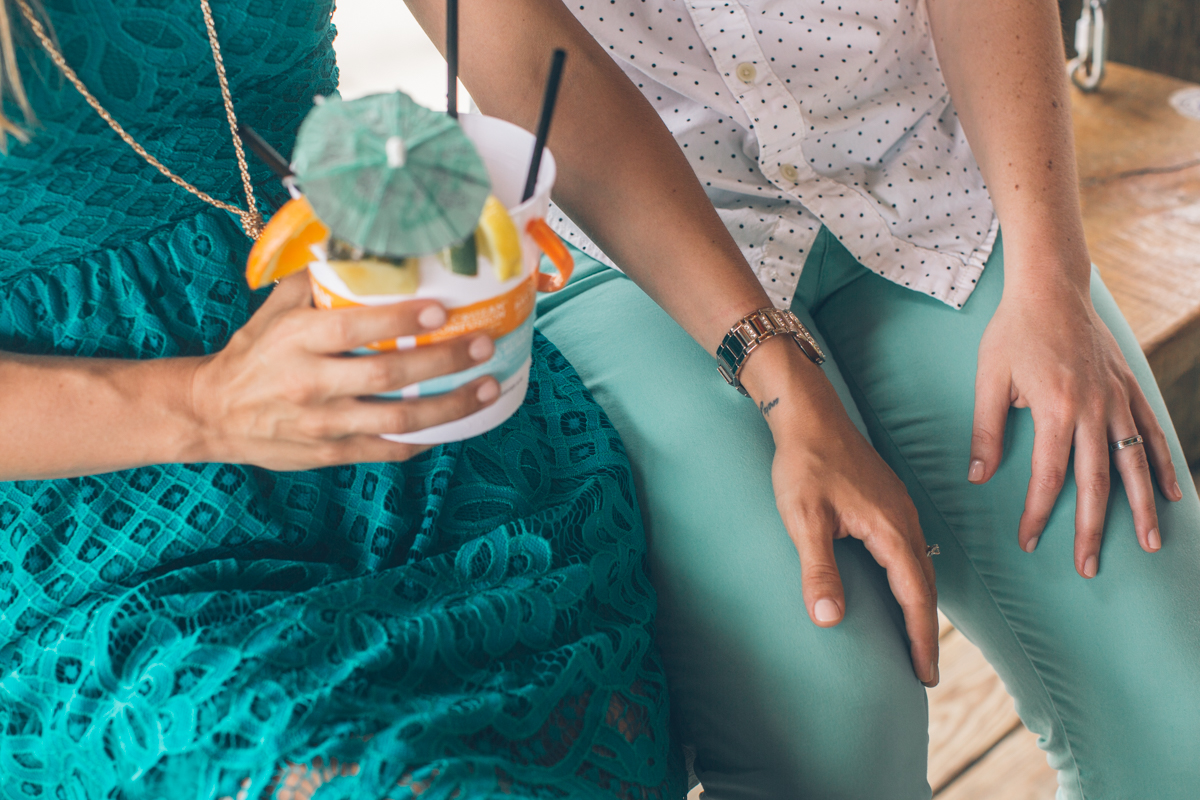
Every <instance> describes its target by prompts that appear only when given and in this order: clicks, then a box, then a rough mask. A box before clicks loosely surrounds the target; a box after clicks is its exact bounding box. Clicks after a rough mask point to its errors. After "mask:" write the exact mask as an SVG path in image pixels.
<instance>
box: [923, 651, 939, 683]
mask: <svg viewBox="0 0 1200 800" xmlns="http://www.w3.org/2000/svg"><path fill="white" fill-rule="evenodd" d="M925 674H926V675H928V676H929V679H928V680H926V681H923V683H924V684H925V685H926V686H927V687H929V688H931V689H932V688H933V687H934V686H936V685H937V683H938V680H939V679H940V678H941V675H939V674H938V663H937V659H936V658H935V659H934V660H933V661H930V662H929V671H928V672H926V673H925Z"/></svg>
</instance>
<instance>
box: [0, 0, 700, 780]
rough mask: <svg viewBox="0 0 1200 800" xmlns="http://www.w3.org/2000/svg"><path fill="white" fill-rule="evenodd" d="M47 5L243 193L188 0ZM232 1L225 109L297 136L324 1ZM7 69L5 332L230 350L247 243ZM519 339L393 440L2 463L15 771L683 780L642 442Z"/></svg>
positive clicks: (1, 769) (45, 75)
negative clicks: (657, 634) (502, 377)
mask: <svg viewBox="0 0 1200 800" xmlns="http://www.w3.org/2000/svg"><path fill="white" fill-rule="evenodd" d="M45 6H46V11H47V14H48V16H49V18H50V20H51V22H52V23H53V25H54V28H55V31H56V33H57V36H58V39H59V41H60V42H61V46H62V48H63V50H64V52H65V54H66V57H67V59H68V61H69V62H70V63H71V64H72V65H74V66H75V68H76V69H77V70H78V72H79V74H80V75H81V77H82V78H83V80H84V82H85V83H86V84H87V85H88V86H89V87H90V88H91V90H92V91H93V92H94V93H95V94H96V95H97V96H98V97H99V98H100V100H101V102H102V103H103V104H104V105H105V106H106V107H107V108H108V110H109V111H111V112H112V114H113V115H114V116H115V117H116V118H117V119H118V120H120V121H121V122H122V123H123V124H124V125H125V126H126V127H127V129H128V130H129V131H130V133H131V134H132V135H133V136H134V137H135V138H136V139H137V140H138V141H140V142H142V143H143V144H144V145H145V146H146V147H147V148H148V149H149V150H150V151H151V152H153V153H154V154H156V155H158V156H159V157H160V158H161V159H162V160H163V161H164V162H165V163H166V164H168V165H169V166H170V167H171V168H173V169H174V170H175V171H177V172H178V173H179V174H181V175H183V176H184V177H186V178H187V179H188V180H190V181H192V182H193V183H195V184H196V185H198V186H199V187H201V188H202V189H204V190H206V191H208V192H210V193H211V194H212V195H214V196H215V197H218V198H222V199H226V200H230V201H234V202H238V203H240V202H241V199H240V196H239V195H240V186H239V181H238V177H237V170H236V166H235V163H234V158H233V148H232V145H231V143H230V139H229V131H228V128H227V127H226V123H225V119H224V115H223V109H222V105H221V100H220V93H219V89H218V86H217V82H216V77H215V71H214V67H213V63H212V56H211V54H210V51H209V46H208V43H207V41H206V39H205V36H204V32H203V31H204V28H203V22H202V18H201V14H200V9H199V4H198V3H197V2H195V0H48V1H47V2H46V3H45ZM213 6H214V12H215V16H216V22H217V27H218V31H219V34H220V37H221V40H222V46H223V50H224V53H225V59H226V64H227V66H228V68H229V74H230V79H231V86H232V90H233V96H234V98H235V102H236V104H237V110H238V113H239V115H240V117H241V118H242V119H243V120H244V121H246V122H248V123H250V124H251V125H253V126H254V127H255V128H257V129H258V130H259V131H260V132H261V133H262V134H264V135H265V136H266V138H267V139H268V140H270V141H271V142H272V143H273V144H274V145H275V146H276V147H277V148H278V149H279V150H280V151H282V152H284V153H287V152H290V150H291V145H292V135H293V133H294V131H295V130H296V127H297V125H298V123H299V121H300V119H301V117H302V115H303V114H304V113H305V112H306V110H307V109H308V108H309V106H310V104H311V102H312V97H313V96H314V95H315V94H327V93H330V92H332V91H333V90H334V89H335V86H336V76H337V72H336V67H335V65H334V58H333V51H332V48H331V42H332V39H333V35H334V31H333V28H332V26H331V24H330V14H331V11H332V8H331V4H330V3H329V2H328V0H324V2H322V0H291V1H290V2H285V1H284V0H214V2H213ZM10 13H12V12H10ZM20 38H21V37H20V36H18V39H20ZM25 39H26V40H30V39H31V37H28V36H26V37H25ZM21 66H22V71H23V75H24V76H25V83H26V85H27V89H28V90H29V92H30V93H31V95H32V98H33V102H34V106H35V108H36V110H37V112H38V115H39V118H40V121H41V126H40V127H39V128H37V129H36V130H35V134H36V135H35V136H34V138H33V139H32V141H31V142H30V143H28V144H25V145H19V146H15V147H13V148H12V149H11V150H10V153H9V155H7V156H3V157H0V350H6V351H14V352H20V353H29V354H57V355H65V356H83V357H88V356H103V357H117V358H129V359H148V358H160V357H170V356H181V355H194V354H200V353H209V352H213V351H216V350H218V349H220V348H221V347H222V345H223V344H224V343H225V341H226V340H227V339H228V338H229V336H230V335H231V334H232V332H233V331H235V330H236V329H237V328H239V327H240V326H241V325H243V324H244V323H245V322H246V320H247V319H248V318H249V316H250V315H251V313H253V311H254V310H255V308H256V307H257V306H258V305H259V304H260V303H261V302H262V300H263V296H262V295H261V294H252V293H250V292H249V291H248V290H247V289H246V287H245V284H244V283H243V281H242V279H241V277H240V272H241V266H242V264H243V263H244V260H245V257H246V254H247V251H248V248H249V242H248V241H247V240H246V238H245V237H244V236H243V234H242V233H241V231H240V230H239V228H238V227H237V225H236V224H235V223H234V221H233V220H232V219H231V217H230V216H229V215H227V214H226V213H224V212H221V211H217V210H215V209H212V208H210V207H208V206H205V205H203V204H201V203H200V202H199V201H197V200H195V199H194V198H192V197H191V196H190V195H188V194H186V193H184V192H183V191H182V190H180V189H178V188H177V187H175V186H173V185H172V184H170V183H168V182H167V181H165V180H163V179H162V178H161V177H160V176H159V175H158V174H157V173H155V172H154V171H153V170H152V169H151V168H150V167H149V166H148V165H147V164H146V163H145V162H144V161H142V159H140V158H139V157H138V156H136V155H135V154H134V153H133V152H131V151H130V150H129V149H128V148H127V147H126V146H125V145H124V144H122V143H121V142H120V141H119V140H118V139H117V137H116V136H115V135H114V134H113V133H112V131H111V130H109V128H108V127H107V126H106V125H105V124H104V123H103V122H102V121H101V120H100V119H99V118H98V117H97V116H96V114H95V113H94V112H93V111H92V110H91V109H90V108H88V107H87V106H86V105H85V103H84V101H83V100H82V98H81V97H80V96H79V95H78V94H77V93H76V92H75V90H74V89H73V88H72V87H71V86H70V85H69V84H66V83H65V82H64V81H63V80H61V78H60V77H59V76H58V75H57V73H56V72H55V70H54V68H53V67H52V66H51V64H50V62H49V61H48V59H46V58H45V57H44V56H43V55H41V54H40V53H39V52H38V51H36V50H35V49H33V48H32V46H30V45H25V51H24V53H23V56H22V61H21ZM254 178H255V181H256V184H257V186H258V187H259V190H260V196H261V197H272V196H273V197H274V198H275V199H278V197H279V195H280V190H279V189H278V184H277V182H276V181H274V180H273V179H272V178H271V177H270V176H269V175H268V174H267V173H266V172H265V171H264V170H263V169H261V168H259V167H257V166H256V167H255V171H254ZM533 363H534V366H533V372H532V375H531V380H530V386H529V394H528V397H527V399H526V402H525V405H524V406H523V407H522V409H521V410H520V412H519V413H518V414H517V415H516V416H515V417H513V418H512V419H511V420H510V421H509V422H508V423H506V424H505V425H503V426H502V427H500V428H499V429H497V430H495V431H493V432H491V433H489V434H488V435H486V436H484V437H481V438H478V439H475V440H472V441H469V442H466V443H464V444H456V445H448V446H443V447H440V448H437V449H435V450H433V451H431V452H429V453H426V454H424V455H423V456H421V457H418V458H417V459H415V460H413V461H410V462H408V463H404V464H371V465H358V466H348V467H340V468H336V469H324V470H317V471H311V472H297V473H272V472H268V471H266V470H263V469H257V468H253V467H246V466H239V465H232V464H182V465H161V466H153V467H147V468H143V469H135V470H129V471H125V472H118V473H112V474H107V475H97V476H92V477H86V478H79V479H72V480H54V481H26V482H15V483H0V797H3V798H22V799H23V800H26V799H28V798H45V799H50V798H53V799H54V800H92V799H93V798H114V799H115V798H126V799H127V800H133V799H134V798H170V799H171V800H176V799H177V798H197V800H199V799H200V798H204V799H205V800H211V799H212V798H220V797H240V798H251V800H254V798H259V797H264V796H276V797H279V798H296V797H302V796H307V795H308V794H310V793H311V792H312V790H313V789H314V788H316V790H317V792H316V796H317V798H319V800H336V799H337V798H354V800H375V798H383V797H390V798H397V799H398V798H403V797H413V796H417V795H420V796H421V797H422V798H462V799H464V800H466V799H468V798H484V797H493V796H496V797H499V796H504V797H513V796H516V797H531V798H532V797H536V798H543V797H546V798H549V797H572V798H613V797H615V798H663V797H679V796H681V795H682V792H683V786H682V783H681V764H680V761H679V759H677V758H675V757H674V756H673V755H672V754H671V752H670V751H669V749H668V738H669V737H668V736H667V734H666V731H667V699H666V689H665V686H664V680H663V676H662V671H661V669H660V665H659V662H658V659H657V656H656V654H655V652H654V649H653V647H652V642H651V629H652V623H653V611H654V594H653V591H652V589H651V588H650V585H649V584H648V582H647V579H646V576H645V573H644V541H643V533H642V529H641V521H640V517H639V513H638V509H637V504H636V500H635V497H634V493H633V486H632V481H631V477H630V469H629V465H628V463H627V461H626V458H625V455H624V452H623V450H622V446H621V442H620V440H619V439H618V437H617V436H616V434H615V432H614V431H613V429H612V427H611V426H610V425H609V424H608V422H607V420H606V419H605V417H604V415H603V413H602V412H601V411H600V408H599V407H598V406H597V405H596V404H595V403H594V402H593V400H592V399H591V398H590V397H589V396H588V394H587V392H586V391H585V390H584V388H583V386H582V384H581V383H580V381H579V379H578V377H577V376H576V375H575V373H574V371H573V370H572V369H571V367H570V365H569V364H567V363H566V361H565V360H564V359H563V358H562V356H561V355H560V354H559V353H558V351H556V350H555V349H554V347H553V346H552V345H551V344H549V343H548V342H547V341H546V340H544V339H540V338H539V339H538V340H537V342H536V346H535V353H534V362H533ZM0 390H2V387H0ZM4 424H5V425H15V424H20V423H19V421H14V420H5V421H4ZM289 765H292V766H289ZM296 765H300V766H296ZM318 787H319V788H318Z"/></svg>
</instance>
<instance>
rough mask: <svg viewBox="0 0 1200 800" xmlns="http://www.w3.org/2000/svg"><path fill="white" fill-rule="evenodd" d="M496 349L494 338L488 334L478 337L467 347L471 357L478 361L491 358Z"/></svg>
mask: <svg viewBox="0 0 1200 800" xmlns="http://www.w3.org/2000/svg"><path fill="white" fill-rule="evenodd" d="M495 351H496V347H495V345H493V344H492V340H491V339H490V338H488V337H487V336H480V337H479V338H478V339H476V340H475V341H473V342H471V344H470V346H469V347H468V348H467V355H469V356H471V358H473V359H475V360H476V361H483V360H485V359H488V358H491V356H492V353H494V352H495Z"/></svg>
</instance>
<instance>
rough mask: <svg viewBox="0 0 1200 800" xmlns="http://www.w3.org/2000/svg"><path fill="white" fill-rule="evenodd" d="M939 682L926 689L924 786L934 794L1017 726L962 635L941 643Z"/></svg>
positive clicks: (991, 675) (1007, 700)
mask: <svg viewBox="0 0 1200 800" xmlns="http://www.w3.org/2000/svg"><path fill="white" fill-rule="evenodd" d="M939 668H940V669H941V673H942V680H941V683H939V684H938V685H937V686H936V687H935V688H933V689H930V690H929V785H930V786H932V787H933V790H934V792H937V791H938V790H939V789H941V788H942V787H943V786H945V785H946V784H948V783H949V782H950V781H951V780H953V779H954V778H955V777H957V776H958V775H959V773H961V772H962V771H963V770H965V769H967V768H968V767H969V766H970V765H971V764H972V763H974V762H975V761H976V760H977V759H979V757H980V756H982V755H983V754H984V753H986V752H987V751H988V750H990V749H991V748H992V746H993V745H995V744H996V742H998V741H1000V740H1001V739H1003V738H1004V737H1005V736H1006V735H1008V734H1009V733H1010V732H1011V731H1012V730H1013V728H1015V727H1018V726H1019V725H1020V724H1021V722H1020V720H1019V719H1018V718H1017V712H1016V711H1015V710H1014V709H1013V702H1012V698H1011V697H1009V696H1008V692H1006V691H1005V690H1004V684H1003V683H1002V682H1001V681H1000V677H999V676H998V675H997V674H996V673H995V671H994V670H993V669H992V668H991V666H990V665H989V664H988V663H987V661H986V660H985V659H984V657H983V653H981V652H979V648H977V647H975V645H973V644H971V643H970V642H969V641H967V637H965V636H963V635H962V633H961V632H959V631H956V630H951V631H950V632H949V633H948V634H947V635H945V636H943V637H942V639H941V662H940V666H939Z"/></svg>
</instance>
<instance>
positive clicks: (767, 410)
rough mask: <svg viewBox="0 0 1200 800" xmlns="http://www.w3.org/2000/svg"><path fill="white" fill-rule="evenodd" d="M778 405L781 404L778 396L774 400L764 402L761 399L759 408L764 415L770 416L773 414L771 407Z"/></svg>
mask: <svg viewBox="0 0 1200 800" xmlns="http://www.w3.org/2000/svg"><path fill="white" fill-rule="evenodd" d="M777 405H779V398H778V397H776V398H775V399H774V400H772V401H771V402H769V403H763V402H761V401H760V402H759V404H758V410H759V411H761V412H762V415H763V416H764V417H769V416H771V409H772V408H774V407H775V406H777Z"/></svg>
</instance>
